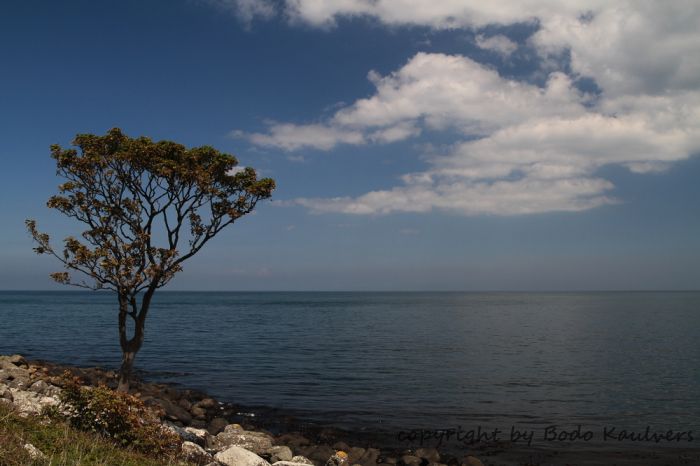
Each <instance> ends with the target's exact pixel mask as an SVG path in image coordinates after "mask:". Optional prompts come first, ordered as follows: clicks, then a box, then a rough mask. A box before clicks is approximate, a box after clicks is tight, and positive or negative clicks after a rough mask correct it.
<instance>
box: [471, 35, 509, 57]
mask: <svg viewBox="0 0 700 466" xmlns="http://www.w3.org/2000/svg"><path fill="white" fill-rule="evenodd" d="M476 45H478V46H479V48H482V49H486V50H492V51H494V52H496V53H499V54H500V55H503V56H508V55H510V54H512V53H513V52H515V51H516V50H517V49H518V44H516V43H515V42H513V41H512V40H510V39H508V38H507V37H506V36H504V35H503V34H498V35H495V36H491V37H484V35H483V34H479V35H477V36H476Z"/></svg>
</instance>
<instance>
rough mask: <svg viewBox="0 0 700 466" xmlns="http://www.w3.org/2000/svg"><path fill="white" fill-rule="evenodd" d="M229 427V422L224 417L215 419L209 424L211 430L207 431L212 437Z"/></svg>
mask: <svg viewBox="0 0 700 466" xmlns="http://www.w3.org/2000/svg"><path fill="white" fill-rule="evenodd" d="M227 425H228V421H227V420H226V419H224V418H223V417H215V418H214V419H212V420H211V422H210V423H209V428H208V429H207V430H208V431H209V433H210V434H211V435H216V434H218V433H219V432H223V430H224V429H225V428H226V426H227Z"/></svg>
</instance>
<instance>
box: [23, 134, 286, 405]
mask: <svg viewBox="0 0 700 466" xmlns="http://www.w3.org/2000/svg"><path fill="white" fill-rule="evenodd" d="M73 144H74V145H75V146H76V147H77V149H63V148H61V147H60V146H58V145H54V146H52V147H51V156H52V157H53V158H54V159H55V160H56V165H57V174H58V175H59V176H61V177H63V178H65V179H66V180H67V181H66V182H65V183H63V184H61V185H60V186H59V191H60V193H59V194H58V195H56V196H53V197H51V198H50V199H49V201H48V206H49V207H50V208H53V209H56V210H58V211H59V212H61V213H63V214H65V215H67V216H68V217H71V218H74V219H76V220H77V221H79V222H80V223H82V224H84V225H85V226H86V227H87V229H86V230H85V231H83V232H82V233H81V236H80V239H78V238H76V237H72V236H71V237H68V238H66V239H65V240H64V242H63V243H64V244H63V248H62V250H56V249H54V248H53V247H52V245H51V244H50V238H49V235H47V234H46V233H41V232H39V231H38V230H37V227H36V222H35V221H34V220H27V222H26V223H27V228H28V230H29V232H30V234H31V235H32V237H33V239H34V241H35V242H36V243H37V246H36V247H35V248H34V250H35V251H36V252H37V253H39V254H50V255H52V256H54V257H55V258H56V259H58V260H59V261H60V262H62V263H63V265H64V267H65V269H66V271H63V272H57V273H54V274H52V275H51V276H52V278H53V279H54V280H56V281H57V282H59V283H63V284H69V285H74V286H78V287H83V288H88V289H93V290H100V289H106V290H112V291H114V292H115V293H116V296H117V300H118V304H119V307H118V315H119V342H120V345H121V349H122V355H123V357H122V364H121V369H120V380H119V390H121V391H125V392H126V391H128V390H129V381H130V377H131V371H132V368H133V364H134V358H135V357H136V353H137V352H138V351H139V349H140V348H141V345H142V344H143V339H144V328H145V321H146V316H147V314H148V310H149V307H150V304H151V300H152V298H153V294H154V293H155V292H156V290H158V289H159V288H161V287H163V286H165V285H166V284H167V283H168V282H169V281H170V280H171V279H172V278H173V276H174V275H175V274H176V273H177V272H179V271H181V270H182V264H183V262H184V261H186V260H187V259H189V258H190V257H192V256H194V255H195V254H196V253H197V252H199V251H200V250H201V249H202V247H203V246H204V245H205V244H207V243H208V242H209V241H210V240H211V239H212V238H213V237H214V236H216V235H217V234H218V233H220V232H221V231H222V230H223V229H224V228H225V227H227V226H229V225H231V224H233V223H234V222H235V221H236V220H238V219H239V218H240V217H242V216H244V215H246V214H248V213H250V212H252V211H253V209H254V208H255V206H256V204H257V203H258V202H259V201H260V200H263V199H268V198H269V197H270V196H271V195H272V191H273V190H274V188H275V183H274V181H273V180H272V179H269V178H265V179H260V180H259V179H258V178H257V175H256V173H255V170H253V169H252V168H244V169H238V168H237V165H238V161H237V160H236V158H235V157H234V156H232V155H229V154H224V153H221V152H219V151H218V150H216V149H214V148H212V147H209V146H203V147H196V148H192V149H187V148H185V147H184V146H183V145H181V144H177V143H175V142H171V141H159V142H153V141H152V140H151V139H149V138H145V137H140V138H130V137H128V136H126V135H124V134H123V133H122V132H121V131H120V130H119V129H116V128H115V129H112V130H110V131H109V132H108V133H107V134H106V135H105V136H96V135H92V134H80V135H78V136H76V138H75V140H74V141H73ZM74 272H78V274H79V275H81V276H82V277H83V278H82V279H80V280H77V279H76V278H75V277H74V276H73V273H74ZM128 318H130V319H132V321H133V329H134V330H133V335H132V336H131V337H129V335H128V332H127V319H128Z"/></svg>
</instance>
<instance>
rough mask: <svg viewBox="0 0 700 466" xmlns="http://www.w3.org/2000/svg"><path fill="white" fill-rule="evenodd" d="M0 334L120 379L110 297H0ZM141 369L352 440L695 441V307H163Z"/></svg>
mask: <svg viewBox="0 0 700 466" xmlns="http://www.w3.org/2000/svg"><path fill="white" fill-rule="evenodd" d="M0 322H1V323H0V353H3V354H8V353H22V354H24V355H26V356H29V357H32V358H42V359H48V360H51V361H55V362H62V363H70V364H75V365H101V366H106V367H114V368H116V367H117V366H118V364H119V358H120V352H119V345H118V339H117V314H116V300H115V297H114V296H113V295H111V294H109V293H90V292H0ZM136 365H137V367H138V368H139V369H141V370H143V371H145V375H146V377H147V378H148V379H150V380H162V381H168V382H176V383H179V384H181V385H183V386H185V387H190V388H199V389H203V390H205V391H207V392H209V393H211V394H212V395H214V396H216V397H218V398H219V399H221V400H226V401H231V402H236V403H239V404H241V405H245V406H268V407H275V408H281V409H284V410H286V411H287V412H290V413H293V414H294V415H297V416H300V417H302V418H305V419H309V420H314V421H319V422H321V423H326V424H329V425H333V426H337V427H341V428H346V429H353V430H358V431H382V432H390V433H396V432H400V431H410V430H413V429H426V430H427V429H449V428H458V427H461V428H462V429H465V430H468V429H471V428H475V427H477V426H481V427H483V428H499V429H502V430H504V431H505V430H508V429H510V428H512V427H513V426H515V427H516V428H518V429H529V428H532V429H540V428H544V427H546V426H550V425H556V426H557V429H562V430H563V429H573V428H575V427H577V426H578V425H582V426H583V428H584V429H592V430H595V431H596V438H599V436H598V434H597V432H598V429H600V428H602V427H605V426H615V427H618V428H629V429H636V430H641V431H643V430H644V429H645V428H646V427H647V426H651V428H652V430H654V431H656V430H661V431H666V430H668V429H673V430H674V431H687V430H695V431H696V432H697V434H696V437H700V397H698V394H699V393H700V293H697V292H631V293H626V292H611V293H282V292H280V293H209V292H207V293H196V292H161V293H158V294H156V296H155V298H154V301H153V307H152V309H151V312H150V314H149V317H148V321H147V325H146V339H145V343H144V346H143V348H142V350H141V352H140V353H139V354H138V356H137V359H136ZM697 441H698V440H697V439H696V442H697Z"/></svg>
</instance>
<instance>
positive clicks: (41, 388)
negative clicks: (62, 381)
mask: <svg viewBox="0 0 700 466" xmlns="http://www.w3.org/2000/svg"><path fill="white" fill-rule="evenodd" d="M48 390H49V384H47V383H46V382H44V381H43V380H37V381H36V382H34V383H33V384H31V385H30V387H29V391H31V392H34V393H40V394H42V395H44V394H46V392H47V391H48Z"/></svg>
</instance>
